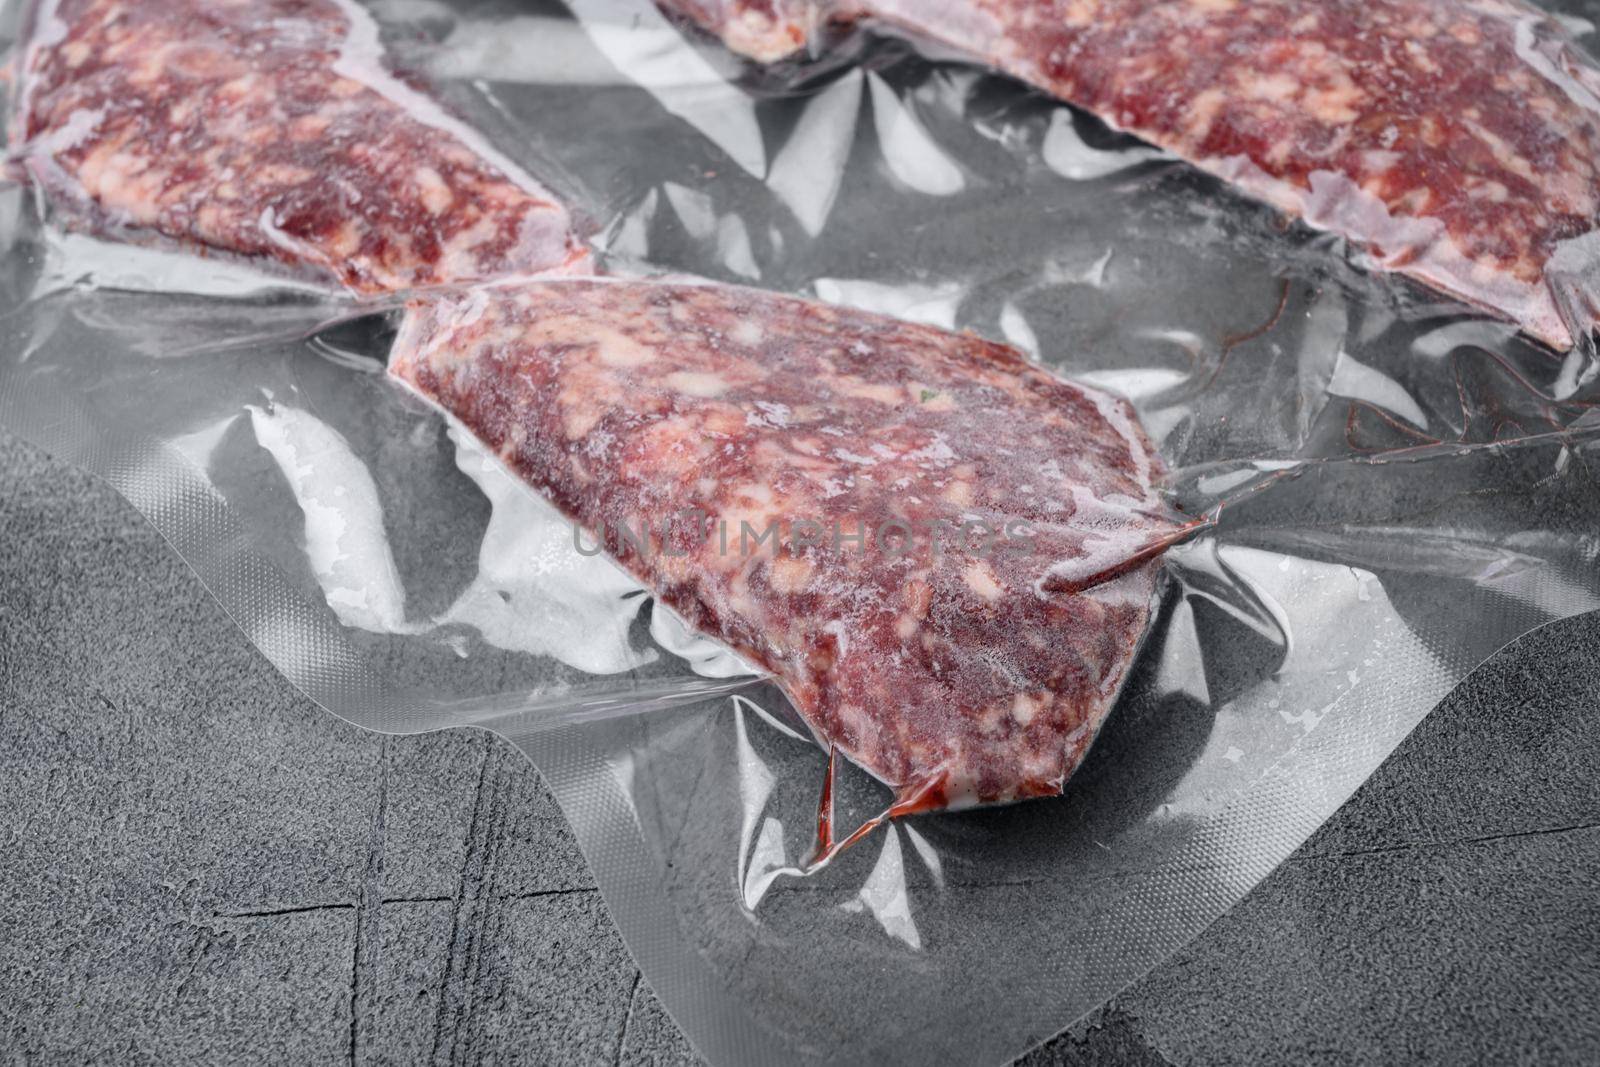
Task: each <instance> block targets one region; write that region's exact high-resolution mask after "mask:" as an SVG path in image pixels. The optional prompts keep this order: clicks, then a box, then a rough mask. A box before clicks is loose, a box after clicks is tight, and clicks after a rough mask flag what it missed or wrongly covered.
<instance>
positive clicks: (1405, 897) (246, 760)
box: [0, 436, 1600, 1063]
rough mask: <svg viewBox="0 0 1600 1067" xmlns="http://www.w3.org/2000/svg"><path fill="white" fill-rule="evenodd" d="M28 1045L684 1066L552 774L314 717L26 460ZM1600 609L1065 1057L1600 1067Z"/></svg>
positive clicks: (31, 1058)
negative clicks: (1579, 1065) (561, 807)
mask: <svg viewBox="0 0 1600 1067" xmlns="http://www.w3.org/2000/svg"><path fill="white" fill-rule="evenodd" d="M0 546H3V548H0V1051H3V1053H4V1054H5V1056H7V1057H9V1058H13V1059H15V1060H17V1061H19V1062H36V1061H40V1062H50V1061H54V1062H81V1061H85V1060H97V1061H104V1062H113V1061H114V1062H117V1063H138V1062H164V1063H170V1062H207V1063H211V1062H218V1061H222V1060H226V1059H230V1058H248V1059H251V1060H274V1061H294V1062H322V1061H328V1060H349V1061H351V1062H355V1061H357V1060H359V1061H362V1062H369V1061H394V1062H416V1061H421V1060H429V1059H431V1060H443V1059H450V1060H478V1059H484V1058H492V1059H495V1060H518V1061H533V1062H555V1061H559V1062H594V1063H617V1062H624V1063H646V1062H649V1063H676V1062H681V1061H684V1060H686V1059H689V1058H691V1057H692V1052H691V1050H690V1049H689V1047H688V1045H687V1043H686V1042H685V1041H684V1039H683V1038H682V1037H681V1036H680V1035H679V1034H678V1032H677V1030H676V1028H675V1027H674V1026H673V1024H672V1022H671V1021H670V1019H668V1018H667V1016H666V1014H665V1013H664V1012H663V1011H662V1010H661V1008H660V1007H659V1006H658V1005H657V1003H656V1001H655V999H654V998H653V996H652V995H651V992H650V989H649V987H648V986H647V985H646V984H645V983H643V982H642V981H641V980H640V977H639V973H638V971H637V970H636V969H635V968H634V966H633V963H632V961H631V959H630V958H629V956H628V954H627V951H626V950H625V949H624V948H623V946H622V942H621V940H620V938H619V937H618V935H617V933H616V930H615V928H614V927H613V926H612V923H611V920H610V919H609V917H608V916H607V914H606V910H605V906H604V904H603V903H602V902H601V900H600V897H599V895H598V893H597V892H596V891H595V888H594V882H593V879H592V877H591V875H590V873H589V871H588V869H587V867H586V865H585V863H584V861H583V859H582V857H581V856H580V855H579V854H578V851H577V848H576V846H575V844H574V841H573V839H572V836H571V834H570V833H569V831H568V830H567V828H566V825H565V823H564V821H563V819H562V817H561V814H560V812H559V811H558V810H557V808H556V805H555V803H554V801H553V800H552V798H551V796H550V794H549V793H548V792H547V790H546V789H545V787H544V785H543V784H542V782H541V781H540V779H539V776H538V774H537V773H536V772H535V771H534V770H533V769H532V768H531V767H530V766H529V765H528V764H527V763H526V762H525V761H524V760H523V759H522V757H521V756H520V755H519V754H518V753H517V752H516V751H515V750H513V749H512V748H511V747H510V746H509V745H506V744H503V743H501V742H499V741H498V740H496V739H494V738H492V737H490V736H488V735H485V734H482V733H477V732H466V731H452V732H447V733H441V734H434V735H430V736H423V737H406V738H382V737H378V736H374V735H370V734H366V733H363V732H362V731H360V730H357V729H355V728H354V727H351V726H348V725H345V724H344V723H342V722H339V721H336V720H334V719H332V718H331V717H330V716H328V715H326V714H324V713H322V712H321V711H319V710H318V709H316V708H315V707H313V706H312V705H311V704H310V703H309V702H308V701H307V700H305V699H304V698H303V697H301V696H300V695H299V694H298V693H297V692H296V691H295V690H293V689H292V688H291V687H290V686H289V685H288V683H287V682H285V681H284V680H283V679H282V678H281V677H280V676H279V675H278V674H277V673H276V672H275V671H274V670H273V669H272V668H271V667H270V666H269V665H268V664H267V662H266V661H265V660H264V659H263V658H262V657H261V656H260V654H258V653H257V652H256V651H255V650H254V649H253V648H252V647H251V646H250V645H249V644H248V643H247V642H246V640H245V639H244V637H243V636H242V635H241V634H240V633H239V631H238V630H236V629H235V628H234V627H233V625H232V624H231V622H230V621H229V619H228V618H227V616H226V615H225V614H224V613H223V612H222V610H221V609H220V608H219V607H218V606H217V605H216V604H215V603H214V602H213V601H212V600H211V599H210V597H209V596H208V595H207V594H206V592H205V591H204V589H203V588H202V587H201V586H200V584H199V582H198V581H197V580H196V579H195V578H194V576H193V575H192V574H191V573H190V572H189V571H188V569H187V568H186V567H185V565H184V564H183V563H182V562H180V561H179V560H178V559H177V558H176V557H175V555H174V554H173V553H172V551H171V550H170V549H169V548H168V547H167V546H166V544H165V543H164V542H163V541H162V539H161V538H160V536H159V535H157V534H156V533H155V531H154V530H153V529H152V528H151V527H150V526H149V525H147V524H146V523H145V521H144V520H143V519H142V518H141V517H140V516H139V514H138V513H137V512H135V511H134V510H133V508H132V507H130V506H129V505H128V504H126V503H125V502H123V501H122V500H121V499H120V498H119V497H117V496H116V495H115V494H114V493H112V492H111V491H110V490H109V489H107V488H105V487H104V486H102V485H100V484H99V483H97V482H95V481H93V480H92V479H90V478H88V477H86V476H84V475H82V474H80V473H78V472H77V471H75V470H73V469H71V468H69V467H67V466H65V465H63V464H61V463H59V462H56V461H55V460H53V459H50V458H48V457H47V456H45V455H44V454H42V453H40V452H38V451H37V450H35V449H33V448H31V447H29V446H26V445H24V444H21V443H20V442H17V441H16V440H14V439H11V438H7V437H3V436H0ZM1597 1005H1600V616H1589V617H1586V618H1581V619H1575V620H1571V621H1569V622H1566V623H1563V624H1559V625H1556V626H1552V627H1548V628H1546V629H1545V630H1542V631H1540V632H1538V633H1536V634H1534V635H1531V636H1529V637H1527V638H1525V639H1524V640H1522V641H1521V642H1519V643H1518V644H1516V645H1515V646H1513V647H1512V648H1510V649H1508V650H1507V651H1505V652H1503V653H1502V654H1501V655H1499V656H1497V657H1496V658H1495V659H1494V660H1492V661H1491V662H1490V663H1489V664H1487V665H1486V666H1484V667H1483V668H1482V669H1480V670H1479V671H1478V672H1477V673H1476V674H1475V675H1474V676H1473V677H1472V678H1471V679H1470V680H1469V681H1468V682H1467V683H1466V684H1464V685H1463V686H1461V687H1460V688H1459V689H1458V690H1457V691H1456V692H1455V693H1454V694H1453V695H1452V696H1451V697H1450V699H1448V700H1447V701H1446V702H1445V703H1444V704H1443V705H1442V706H1441V707H1440V708H1439V709H1438V710H1436V711H1435V712H1434V713H1433V714H1432V715H1431V716H1430V717H1429V718H1428V719H1427V720H1426V722H1425V723H1424V724H1423V725H1422V726H1421V727H1420V728H1419V729H1418V730H1417V731H1416V733H1415V734H1414V735H1413V736H1412V737H1411V738H1410V739H1409V740H1407V741H1406V742H1405V744H1404V745H1402V747H1401V748H1400V750H1399V751H1398V752H1396V753H1395V755H1394V757H1393V758H1392V759H1390V760H1389V761H1388V762H1387V763H1386V764H1385V765H1384V766H1383V768H1382V769H1381V770H1380V771H1379V772H1378V773H1377V774H1376V775H1374V776H1373V778H1372V779H1371V780H1370V781H1369V782H1368V783H1367V784H1366V786H1364V787H1363V788H1362V789H1361V791H1360V792H1359V793H1358V794H1357V795H1356V797H1355V798H1354V799H1353V800H1351V801H1350V803H1349V804H1347V805H1346V806H1345V807H1344V808H1343V809H1342V810H1341V811H1340V812H1339V813H1338V814H1337V816H1336V817H1335V818H1334V819H1333V820H1332V821H1331V822H1329V823H1328V824H1327V825H1326V826H1325V827H1324V828H1323V829H1322V830H1321V831H1320V832H1319V833H1317V834H1316V835H1315V836H1314V837H1313V838H1312V839H1311V840H1310V841H1308V842H1307V843H1306V845H1305V846H1304V847H1303V848H1301V849H1300V851H1299V852H1298V853H1296V854H1295V855H1294V856H1293V858H1292V859H1290V860H1289V861H1288V862H1287V863H1285V864H1284V865H1283V866H1282V867H1281V868H1279V869H1278V871H1276V872H1275V873H1274V874H1273V875H1272V876H1271V877H1269V878H1268V879H1267V880H1266V881H1265V882H1264V883H1262V884H1261V885H1260V886H1259V887H1258V888H1257V889H1256V890H1255V891H1254V892H1253V893H1251V894H1250V895H1249V896H1248V897H1247V898H1246V899H1245V900H1244V901H1243V902H1242V903H1241V904H1240V905H1239V906H1238V907H1236V908H1235V909H1233V911H1232V912H1231V913H1229V914H1228V915H1227V916H1225V917H1224V918H1223V919H1222V920H1221V921H1220V922H1218V923H1217V924H1216V925H1215V926H1213V927H1212V928H1211V929H1210V930H1208V931H1207V932H1206V933H1205V934H1204V935H1203V936H1201V937H1200V938H1199V940H1197V941H1196V942H1195V943H1193V944H1192V945H1190V946H1189V947H1188V948H1186V949H1185V950H1183V951H1182V952H1181V953H1180V954H1179V955H1178V956H1176V957H1175V958H1173V959H1172V960H1170V961H1168V962H1167V963H1166V964H1165V965H1163V966H1162V967H1160V968H1159V969H1158V970H1156V971H1155V972H1154V973H1152V974H1150V975H1149V976H1148V977H1146V978H1145V979H1143V980H1142V981H1140V982H1138V983H1136V984H1135V985H1134V986H1132V987H1131V988H1129V989H1128V990H1126V991H1125V992H1123V993H1122V994H1121V995H1119V996H1118V997H1117V998H1116V999H1115V1000H1114V1001H1113V1002H1112V1003H1111V1004H1110V1005H1109V1006H1107V1007H1106V1008H1105V1009H1104V1010H1103V1011H1101V1012H1099V1013H1097V1014H1096V1016H1095V1017H1094V1018H1092V1019H1091V1020H1089V1021H1088V1022H1087V1023H1086V1024H1083V1025H1080V1026H1079V1027H1077V1028H1075V1029H1074V1030H1073V1031H1071V1032H1070V1033H1068V1034H1067V1035H1065V1036H1063V1037H1060V1038H1058V1039H1056V1040H1055V1041H1054V1042H1052V1043H1051V1044H1050V1045H1048V1046H1046V1047H1045V1048H1044V1049H1043V1050H1041V1051H1039V1052H1037V1053H1035V1054H1034V1055H1033V1056H1030V1057H1029V1060H1030V1061H1031V1062H1038V1063H1055V1062H1066V1063H1087V1062H1116V1063H1164V1062H1174V1063H1177V1062H1203V1063H1218V1062H1262V1063H1279V1062H1283V1061H1285V1060H1306V1061H1315V1062H1319V1063H1338V1062H1378V1061H1394V1060H1398V1059H1403V1058H1404V1059H1423V1060H1433V1061H1442V1062H1463V1061H1469V1060H1482V1061H1491V1060H1492V1061H1497V1062H1505V1061H1510V1060H1524V1061H1527V1060H1539V1061H1544V1062H1551V1061H1567V1062H1590V1063H1593V1062H1600V1018H1597V1007H1596V1006H1597Z"/></svg>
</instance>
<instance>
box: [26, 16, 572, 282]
mask: <svg viewBox="0 0 1600 1067" xmlns="http://www.w3.org/2000/svg"><path fill="white" fill-rule="evenodd" d="M30 42H31V43H30V45H29V47H28V49H27V51H26V54H25V57H24V76H23V82H22V86H23V88H22V102H21V113H20V116H19V118H18V121H17V122H15V123H14V124H13V144H12V150H13V156H14V158H18V159H20V160H21V161H22V163H23V165H24V166H26V168H27V169H28V171H29V172H30V173H31V174H32V176H33V178H34V180H35V181H36V182H37V183H38V185H39V186H40V188H42V189H43V190H44V191H45V193H46V195H47V197H48V198H49V200H50V202H51V204H52V206H53V207H54V208H55V209H56V210H57V211H58V212H59V213H60V214H61V215H62V216H63V217H64V221H65V222H66V223H67V224H68V225H69V226H72V227H75V228H79V229H85V230H88V231H90V232H95V233H101V234H105V235H108V236H114V237H120V238H126V239H132V240H164V241H166V242H169V243H176V244H177V245H178V246H180V247H185V248H189V249H191V250H193V249H196V248H198V249H201V250H206V249H209V250H215V251H220V252H224V253H230V254H234V255H238V256H243V257H250V258H256V259H263V260H267V261H273V262H276V263H277V264H279V265H281V266H284V267H287V268H289V269H290V271H291V272H292V273H294V274H298V275H304V276H312V277H316V278H318V279H329V278H331V279H334V280H337V281H338V282H340V283H342V284H343V285H345V286H346V287H348V288H349V289H351V290H353V291H355V292H357V293H362V294H370V293H380V292H385V291H389V290H394V289H406V288H411V287H414V286H424V285H431V284H437V283H444V282H459V281H470V280H474V279H480V278H487V277H492V276H497V275H503V274H507V273H517V272H536V271H552V270H553V271H582V270H584V269H585V268H586V267H587V264H588V252H587V249H586V248H585V246H584V245H583V244H582V243H581V242H580V241H578V240H577V238H576V237H575V236H574V235H573V232H572V224H571V220H570V218H569V217H568V214H567V211H566V209H565V208H563V207H562V206H561V205H559V204H558V203H556V201H555V199H554V198H553V197H552V196H551V194H550V193H549V192H548V191H546V190H545V189H544V188H542V187H541V186H540V185H539V184H538V183H537V182H535V181H534V180H533V179H532V178H530V177H529V176H528V175H526V174H524V173H522V172H521V171H520V170H519V169H518V168H517V167H516V166H515V164H513V163H512V162H510V161H509V160H506V159H504V158H502V157H500V156H499V155H497V154H496V153H494V152H493V150H492V149H490V148H489V147H488V146H487V145H486V144H484V143H483V142H482V141H481V139H480V138H478V137H477V136H476V135H474V134H473V133H472V132H471V131H469V130H468V129H467V128H466V127H464V126H463V125H462V124H460V123H459V122H457V121H455V120H454V119H452V118H451V117H450V116H449V115H448V114H446V113H445V112H444V111H443V110H442V109H441V108H440V107H439V106H438V105H437V104H436V103H435V102H433V101H432V100H430V99H429V98H428V97H427V96H425V95H424V94H422V93H419V92H418V91H416V90H415V89H413V88H411V87H410V86H409V85H407V84H405V83H404V82H403V81H401V80H400V79H398V78H396V77H394V76H393V75H391V74H390V73H388V72H387V71H386V70H385V69H384V67H383V58H382V53H381V48H380V45H379V42H378V33H377V27H376V25H375V24H374V23H373V22H372V19H371V17H370V16H369V15H368V14H366V12H364V11H363V10H362V9H361V8H360V7H358V6H356V5H354V4H353V3H349V2H347V0H59V2H55V3H48V2H47V3H42V4H41V5H40V6H39V8H38V9H37V10H36V12H35V15H34V25H33V27H32V35H31V38H30Z"/></svg>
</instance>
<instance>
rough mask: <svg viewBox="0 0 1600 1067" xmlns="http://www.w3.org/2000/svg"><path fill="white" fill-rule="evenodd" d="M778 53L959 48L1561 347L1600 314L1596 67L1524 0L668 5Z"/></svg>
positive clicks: (757, 50) (694, 1) (751, 50)
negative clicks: (863, 45)
mask: <svg viewBox="0 0 1600 1067" xmlns="http://www.w3.org/2000/svg"><path fill="white" fill-rule="evenodd" d="M661 6H663V7H665V8H667V9H669V10H674V11H677V12H678V13H680V14H682V15H684V16H685V17H687V18H689V19H692V20H694V21H696V22H698V23H699V24H701V25H703V26H705V27H707V28H708V29H710V30H711V31H712V32H715V33H717V34H719V35H721V36H722V37H723V39H724V40H725V41H726V42H727V43H728V45H729V46H730V47H732V48H734V49H736V50H739V51H742V52H743V53H745V54H747V55H749V56H751V57H752V58H757V59H761V60H771V59H774V58H777V57H779V56H782V55H784V54H786V53H788V52H793V51H795V49H796V47H797V46H796V45H794V44H792V43H791V42H794V41H800V42H805V41H807V40H808V39H809V38H810V37H811V36H812V34H813V33H814V32H815V29H816V27H817V26H818V25H820V24H821V23H823V22H825V21H827V20H829V19H831V20H833V21H835V22H848V21H853V20H856V19H861V18H867V19H873V20H877V21H878V22H879V23H880V24H882V25H886V26H890V27H897V28H900V29H903V30H906V31H909V32H911V33H913V34H915V35H920V36H924V37H927V38H930V39H935V40H938V41H940V42H942V43H943V44H945V45H947V46H953V47H955V48H958V49H960V50H962V51H964V52H966V53H967V54H969V55H971V56H973V57H974V58H977V59H980V60H982V61H984V62H986V63H989V64H991V65H993V66H995V67H997V68H999V69H1001V70H1003V71H1006V72H1007V73H1010V74H1012V75H1014V76H1016V77H1018V78H1020V79H1022V80H1023V81H1026V82H1028V83H1029V84H1031V85H1035V86H1037V87H1039V88H1041V89H1043V90H1045V91H1047V92H1049V93H1051V94H1052V95H1054V96H1057V97H1060V98H1061V99H1063V100H1066V101H1068V102H1069V103H1072V104H1076V105H1078V106H1079V107H1082V108H1085V109H1087V110H1089V111H1091V112H1093V113H1094V114H1096V115H1098V116H1100V117H1101V118H1102V119H1104V120H1105V121H1106V122H1108V123H1110V124H1111V125H1113V126H1115V127H1117V128H1119V129H1122V130H1126V131H1129V132H1131V133H1134V134H1137V135H1138V136H1140V137H1142V138H1144V139H1145V140H1147V141H1150V142H1152V143H1153V144H1156V145H1159V146H1160V147H1162V148H1165V149H1167V150H1169V151H1171V152H1173V153H1175V154H1176V155H1178V156H1180V157H1182V158H1183V159H1186V160H1188V161H1189V162H1191V163H1194V164H1197V165H1198V166H1200V167H1203V168H1204V169H1206V170H1208V171H1211V172H1213V173H1215V174H1217V175H1219V176H1221V177H1223V178H1225V179H1227V180H1228V181H1230V182H1232V183H1234V184H1235V185H1237V186H1238V187H1239V188H1241V189H1243V190H1244V191H1246V192H1248V193H1250V194H1251V195H1253V196H1256V197H1259V198H1261V199H1264V200H1266V201H1269V202H1270V203H1272V204H1274V205H1276V206H1278V207H1280V208H1281V209H1283V210H1284V211H1286V212H1288V213H1290V214H1292V215H1296V216H1299V217H1302V218H1304V219H1305V220H1306V221H1307V222H1308V223H1310V224H1312V225H1314V226H1317V227H1320V228H1322V229H1326V230H1330V231H1332V232H1335V233H1338V234H1342V235H1344V236H1346V237H1348V238H1350V239H1351V240H1353V241H1355V242H1357V243H1358V245H1359V246H1360V248H1361V249H1362V250H1363V251H1364V252H1365V253H1366V257H1367V259H1368V260H1369V261H1370V263H1371V264H1372V265H1373V266H1375V267H1377V268H1378V269H1384V270H1392V271H1398V272H1400V273H1403V274H1406V275H1409V276H1411V277H1413V278H1415V279H1417V280H1418V281H1421V282H1424V283H1426V284H1427V285H1429V286H1432V287H1433V288H1435V289H1438V290H1441V291H1443V292H1445V293H1449V294H1451V295H1453V296H1456V297H1458V298H1460V299H1462V300H1465V301H1467V302H1469V303H1472V304H1475V305H1477V306H1479V307H1481V308H1484V309H1485V310H1488V311H1490V312H1493V313H1496V314H1498V315H1500V316H1502V317H1504V318H1506V319H1508V320H1510V321H1512V322H1515V323H1517V324H1518V325H1519V326H1520V327H1521V328H1522V329H1524V330H1525V331H1527V332H1528V333H1529V334H1530V335H1532V336H1534V337H1536V338H1538V339H1539V340H1541V341H1544V342H1545V343H1547V344H1549V345H1551V346H1552V347H1554V348H1557V349H1566V348H1569V347H1571V345H1572V344H1573V340H1574V333H1575V332H1579V333H1585V332H1587V331H1589V330H1590V329H1592V328H1593V327H1594V326H1595V324H1596V321H1597V318H1596V316H1597V314H1600V306H1597V303H1596V300H1597V295H1596V290H1597V289H1600V238H1597V237H1595V230H1596V226H1597V222H1600V69H1597V68H1596V66H1595V64H1594V62H1593V60H1592V59H1591V58H1590V57H1588V56H1587V55H1585V54H1583V53H1582V51H1581V50H1579V49H1578V48H1577V47H1576V46H1574V45H1573V44H1572V43H1571V42H1570V40H1569V39H1568V37H1567V36H1566V34H1565V31H1564V30H1563V29H1562V28H1561V27H1560V26H1559V25H1558V24H1556V23H1555V22H1554V21H1553V20H1551V19H1550V18H1549V17H1548V16H1546V15H1544V14H1543V13H1541V12H1540V11H1539V10H1538V9H1537V8H1534V7H1532V6H1530V5H1528V4H1525V3H1522V2H1521V0H758V2H753V3H752V2H747V0H661Z"/></svg>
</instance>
